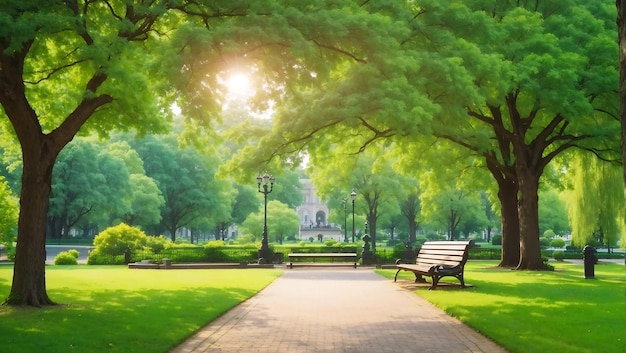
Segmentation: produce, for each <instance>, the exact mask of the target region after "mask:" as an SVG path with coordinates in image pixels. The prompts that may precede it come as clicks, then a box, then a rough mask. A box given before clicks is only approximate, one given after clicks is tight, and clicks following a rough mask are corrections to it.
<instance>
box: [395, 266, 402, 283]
mask: <svg viewBox="0 0 626 353" xmlns="http://www.w3.org/2000/svg"><path fill="white" fill-rule="evenodd" d="M400 271H402V270H401V269H400V270H398V271H396V276H395V277H394V278H393V281H394V282H395V281H396V279H398V273H400Z"/></svg>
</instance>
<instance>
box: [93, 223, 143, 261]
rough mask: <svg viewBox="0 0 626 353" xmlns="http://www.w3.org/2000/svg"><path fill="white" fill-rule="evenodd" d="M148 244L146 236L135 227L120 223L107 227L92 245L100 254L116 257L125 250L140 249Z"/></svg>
mask: <svg viewBox="0 0 626 353" xmlns="http://www.w3.org/2000/svg"><path fill="white" fill-rule="evenodd" d="M147 244H148V236H146V234H145V233H144V232H143V231H141V229H139V228H136V227H131V226H129V225H127V224H124V223H120V224H118V225H116V226H114V227H109V228H107V229H105V230H103V231H102V232H100V234H98V235H96V237H95V238H94V239H93V245H94V247H95V248H96V249H95V250H97V251H98V252H100V253H105V254H111V255H118V254H123V253H124V251H126V250H127V249H130V250H133V249H141V248H143V247H144V246H147Z"/></svg>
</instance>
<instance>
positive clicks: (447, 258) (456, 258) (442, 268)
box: [393, 240, 473, 290]
mask: <svg viewBox="0 0 626 353" xmlns="http://www.w3.org/2000/svg"><path fill="white" fill-rule="evenodd" d="M472 243H473V242H472V241H471V240H469V241H427V242H425V243H424V245H422V247H421V248H420V250H419V253H418V254H417V259H415V263H414V264H403V263H401V260H398V261H396V267H397V269H398V271H397V272H396V276H395V277H394V278H393V281H394V282H395V281H396V280H397V279H398V273H399V272H400V271H411V272H413V273H414V274H415V282H418V283H419V282H422V283H423V282H426V280H424V278H423V276H430V277H431V278H432V284H431V286H430V288H429V290H431V289H435V288H437V284H438V283H439V280H440V279H441V278H443V277H455V278H456V279H458V280H459V281H460V282H461V287H462V288H465V280H464V279H463V270H464V268H465V263H466V262H467V256H468V251H469V249H470V248H471V247H472Z"/></svg>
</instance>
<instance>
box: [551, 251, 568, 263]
mask: <svg viewBox="0 0 626 353" xmlns="http://www.w3.org/2000/svg"><path fill="white" fill-rule="evenodd" d="M552 257H553V258H554V259H555V260H556V261H563V259H564V258H565V253H564V252H563V250H554V251H553V252H552Z"/></svg>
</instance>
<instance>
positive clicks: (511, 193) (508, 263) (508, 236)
mask: <svg viewBox="0 0 626 353" xmlns="http://www.w3.org/2000/svg"><path fill="white" fill-rule="evenodd" d="M498 199H499V200H500V215H501V221H502V255H501V257H500V264H498V266H499V267H512V268H514V267H517V265H518V264H519V259H520V227H519V218H518V217H519V216H518V212H517V207H518V201H517V184H516V183H515V181H513V180H509V179H498Z"/></svg>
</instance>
